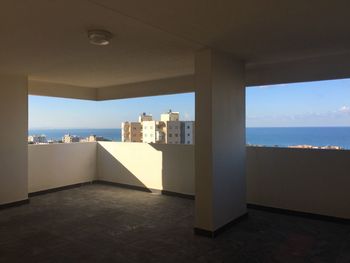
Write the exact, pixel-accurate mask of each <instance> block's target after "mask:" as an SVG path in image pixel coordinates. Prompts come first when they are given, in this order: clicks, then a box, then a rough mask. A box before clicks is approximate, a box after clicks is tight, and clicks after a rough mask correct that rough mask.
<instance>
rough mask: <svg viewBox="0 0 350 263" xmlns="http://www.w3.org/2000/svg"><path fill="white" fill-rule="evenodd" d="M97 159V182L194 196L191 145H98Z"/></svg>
mask: <svg viewBox="0 0 350 263" xmlns="http://www.w3.org/2000/svg"><path fill="white" fill-rule="evenodd" d="M97 160H98V173H97V179H98V180H104V181H109V182H116V183H122V184H128V185H134V186H140V187H146V188H152V189H158V190H167V191H172V192H178V193H183V194H193V193H194V162H193V160H194V148H193V146H190V145H160V144H153V145H152V144H147V143H120V142H99V143H98V149H97Z"/></svg>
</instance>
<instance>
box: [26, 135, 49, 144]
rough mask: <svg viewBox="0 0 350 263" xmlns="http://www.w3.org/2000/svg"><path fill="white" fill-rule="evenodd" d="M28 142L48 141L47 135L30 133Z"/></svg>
mask: <svg viewBox="0 0 350 263" xmlns="http://www.w3.org/2000/svg"><path fill="white" fill-rule="evenodd" d="M28 143H32V144H40V143H48V142H47V139H46V136H45V135H30V136H28Z"/></svg>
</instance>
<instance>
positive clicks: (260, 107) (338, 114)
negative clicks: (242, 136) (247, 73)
mask: <svg viewBox="0 0 350 263" xmlns="http://www.w3.org/2000/svg"><path fill="white" fill-rule="evenodd" d="M246 110H247V114H246V116H247V117H246V123H247V126H248V127H331V126H350V79H342V80H332V81H316V82H304V83H293V84H281V85H271V86H259V87H251V88H247V92H246Z"/></svg>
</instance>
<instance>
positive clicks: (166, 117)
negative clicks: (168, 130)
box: [160, 110, 180, 122]
mask: <svg viewBox="0 0 350 263" xmlns="http://www.w3.org/2000/svg"><path fill="white" fill-rule="evenodd" d="M179 120H180V113H179V112H172V111H171V110H169V111H168V113H163V114H161V115H160V121H164V122H166V121H179Z"/></svg>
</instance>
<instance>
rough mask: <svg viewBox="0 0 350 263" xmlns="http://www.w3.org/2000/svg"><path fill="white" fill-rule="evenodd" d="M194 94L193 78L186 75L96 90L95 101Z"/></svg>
mask: <svg viewBox="0 0 350 263" xmlns="http://www.w3.org/2000/svg"><path fill="white" fill-rule="evenodd" d="M186 92H194V76H193V75H186V76H180V77H173V78H167V79H158V80H151V81H144V82H137V83H129V84H124V85H116V86H108V87H102V88H98V89H97V100H110V99H125V98H136V97H146V96H156V95H167V94H176V93H186Z"/></svg>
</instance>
